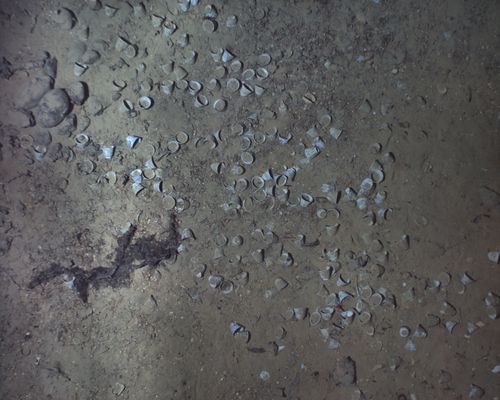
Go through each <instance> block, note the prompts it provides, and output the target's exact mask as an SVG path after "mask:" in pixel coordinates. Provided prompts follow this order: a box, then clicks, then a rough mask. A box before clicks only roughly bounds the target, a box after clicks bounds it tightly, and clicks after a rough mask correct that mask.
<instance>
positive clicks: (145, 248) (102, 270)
mask: <svg viewBox="0 0 500 400" xmlns="http://www.w3.org/2000/svg"><path fill="white" fill-rule="evenodd" d="M177 228H178V223H177V221H176V219H175V216H174V215H172V216H171V218H170V222H169V225H168V227H167V229H166V230H165V231H164V232H163V233H162V234H161V235H159V236H161V237H164V239H161V238H160V239H158V237H157V236H156V235H150V236H144V237H141V238H138V239H136V240H135V241H134V236H135V234H136V232H137V226H135V225H132V226H131V227H130V228H129V229H128V231H127V232H125V233H124V234H123V235H121V236H119V237H118V243H117V246H116V249H115V257H114V260H113V265H112V266H111V267H102V266H99V267H95V268H92V269H91V270H84V269H82V268H80V267H78V266H72V267H64V266H62V265H60V264H57V263H52V264H51V265H50V267H49V268H48V269H46V270H44V271H41V272H39V273H37V274H36V275H35V276H34V277H33V279H32V280H31V281H30V283H29V284H28V288H30V289H33V288H35V287H37V286H39V285H41V284H43V283H47V282H49V281H51V280H53V279H55V278H57V277H59V276H61V275H64V274H66V275H69V276H71V277H73V278H74V281H73V284H74V287H75V289H76V292H77V293H78V296H79V297H80V299H81V300H82V301H83V302H84V303H86V302H87V301H88V296H89V287H90V286H92V287H93V288H95V289H99V288H103V287H112V288H117V287H124V286H128V285H129V284H130V274H131V273H132V272H133V271H134V270H136V269H140V268H143V267H145V266H151V267H156V266H158V264H159V263H160V262H161V261H163V260H169V259H171V258H173V257H175V255H176V252H177V247H178V246H179V244H180V235H179V233H178V229H177Z"/></svg>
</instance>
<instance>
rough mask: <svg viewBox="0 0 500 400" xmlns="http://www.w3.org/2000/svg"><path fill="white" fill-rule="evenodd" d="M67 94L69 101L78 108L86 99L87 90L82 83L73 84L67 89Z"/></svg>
mask: <svg viewBox="0 0 500 400" xmlns="http://www.w3.org/2000/svg"><path fill="white" fill-rule="evenodd" d="M67 92H68V96H69V98H70V99H71V101H72V102H73V103H75V104H76V105H79V106H81V105H82V104H83V103H84V102H85V100H86V99H87V97H88V88H87V85H86V84H85V83H83V82H73V83H72V84H71V85H70V86H69V87H68V89H67Z"/></svg>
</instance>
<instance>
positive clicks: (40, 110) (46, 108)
mask: <svg viewBox="0 0 500 400" xmlns="http://www.w3.org/2000/svg"><path fill="white" fill-rule="evenodd" d="M69 108H70V103H69V97H68V95H67V94H66V92H65V91H64V90H63V89H53V90H51V91H49V92H48V93H47V94H45V96H43V97H42V99H41V100H40V102H39V104H38V106H37V108H36V110H35V112H34V114H35V119H36V121H37V122H38V123H39V124H40V125H41V126H42V127H44V128H53V127H54V126H57V125H59V124H60V123H61V121H62V120H63V119H64V117H65V116H66V115H67V114H68V112H69Z"/></svg>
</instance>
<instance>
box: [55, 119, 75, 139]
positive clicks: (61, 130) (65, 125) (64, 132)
mask: <svg viewBox="0 0 500 400" xmlns="http://www.w3.org/2000/svg"><path fill="white" fill-rule="evenodd" d="M75 129H76V115H75V114H68V115H67V116H66V118H64V120H63V121H62V122H61V123H60V124H59V125H58V127H57V128H56V130H55V133H56V134H57V135H60V136H71V134H72V133H73V132H74V131H75Z"/></svg>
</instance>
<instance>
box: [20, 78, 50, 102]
mask: <svg viewBox="0 0 500 400" xmlns="http://www.w3.org/2000/svg"><path fill="white" fill-rule="evenodd" d="M53 87H54V80H53V79H52V78H51V77H50V76H46V75H44V76H40V77H36V78H34V79H32V80H31V81H30V82H29V83H28V86H27V88H26V90H25V91H24V92H23V93H22V94H21V96H20V97H19V99H18V101H17V104H18V105H19V107H20V108H26V109H31V108H33V107H35V106H36V105H37V104H38V102H39V101H40V99H41V98H42V97H43V96H44V95H45V94H46V93H47V92H48V91H49V90H51V89H52V88H53Z"/></svg>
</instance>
